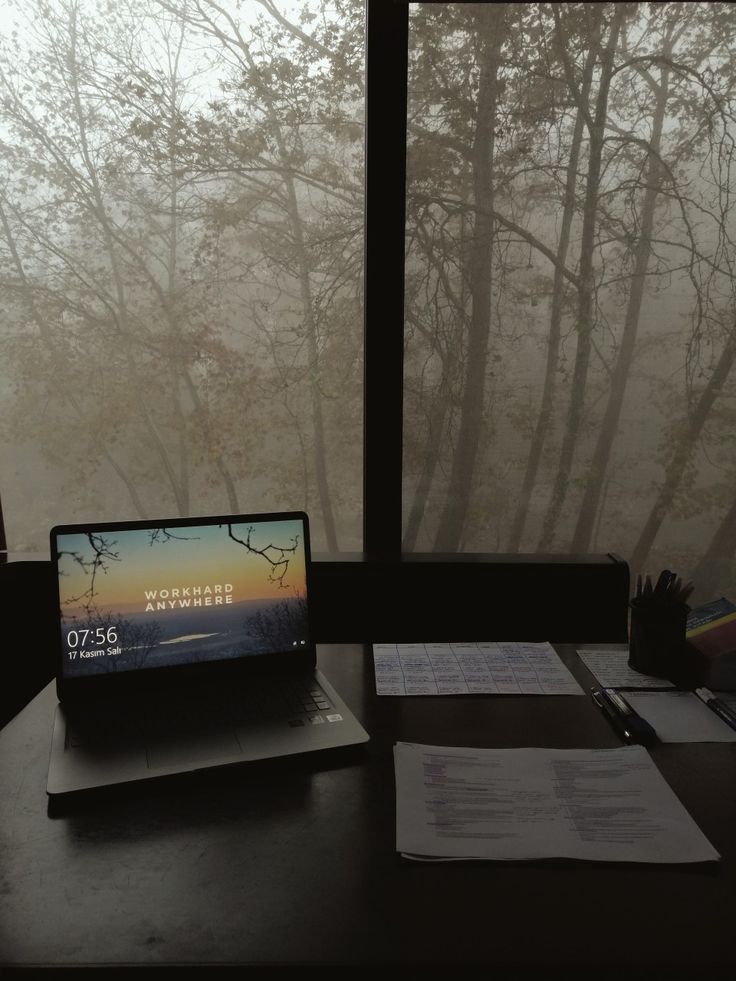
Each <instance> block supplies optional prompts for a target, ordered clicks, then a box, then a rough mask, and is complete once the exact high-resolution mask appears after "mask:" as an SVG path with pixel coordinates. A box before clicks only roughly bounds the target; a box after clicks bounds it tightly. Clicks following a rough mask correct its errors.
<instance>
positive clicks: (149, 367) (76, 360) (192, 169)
mask: <svg viewBox="0 0 736 981" xmlns="http://www.w3.org/2000/svg"><path fill="white" fill-rule="evenodd" d="M0 30H1V32H2V39H1V46H0V155H2V158H3V165H2V170H1V173H2V178H1V179H0V292H1V295H2V304H1V307H2V311H3V314H2V319H1V321H0V345H1V347H0V379H1V386H0V446H1V447H2V469H1V473H2V477H1V478H0V479H1V484H0V492H1V493H2V501H3V508H4V512H5V521H6V526H7V533H8V539H9V547H10V549H11V551H12V550H15V551H24V550H43V549H45V548H47V534H48V528H49V526H50V525H51V524H53V523H55V522H59V521H64V522H68V521H77V520H87V519H96V520H102V519H112V518H114V519H118V518H134V517H144V516H146V517H156V516H168V515H188V514H212V513H214V514H217V513H232V512H239V511H257V510H276V509H281V508H296V507H299V508H306V509H308V511H309V513H310V516H311V518H312V525H313V538H314V547H315V548H316V549H318V550H329V551H336V550H337V549H346V548H353V549H355V548H359V547H360V532H361V514H360V506H359V501H360V488H361V445H360V443H361V432H362V403H361V373H362V316H361V301H360V290H361V284H362V259H363V230H362V223H363V218H362V213H363V176H362V166H363V61H364V50H363V49H364V11H363V4H362V3H361V2H359V0H357V2H356V0H352V2H348V0H345V2H343V0H340V2H326V0H309V2H299V3H296V2H294V3H288V2H283V3H282V2H278V3H271V2H267V0H263V2H258V0H248V2H244V3H241V2H239V0H217V2H214V0H115V2H105V0H48V2H46V0H18V2H16V3H14V2H12V0H0ZM356 502H357V503H356Z"/></svg>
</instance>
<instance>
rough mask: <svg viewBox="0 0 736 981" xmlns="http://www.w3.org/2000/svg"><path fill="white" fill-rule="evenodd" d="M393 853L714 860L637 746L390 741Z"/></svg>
mask: <svg viewBox="0 0 736 981" xmlns="http://www.w3.org/2000/svg"><path fill="white" fill-rule="evenodd" d="M394 763H395V771H396V849H397V851H399V852H401V853H402V855H404V856H405V857H406V858H412V859H417V860H420V861H440V860H443V859H444V860H457V859H493V860H520V859H542V858H571V859H583V860H589V861H604V862H656V863H662V862H708V861H717V860H718V859H719V857H720V856H719V855H718V852H717V851H716V850H715V849H714V848H713V846H712V845H711V844H710V842H709V841H708V840H707V838H705V836H704V835H703V833H702V832H701V831H700V829H699V828H698V826H697V825H696V824H695V822H694V821H693V819H692V818H691V817H690V815H689V814H688V812H687V811H686V810H685V808H684V807H683V805H682V804H681V803H680V801H679V800H678V798H677V797H676V796H675V794H674V793H673V792H672V790H671V789H670V787H669V785H668V784H667V782H666V781H665V779H664V778H663V777H662V775H661V774H660V772H659V770H658V769H657V767H656V766H655V765H654V763H653V761H652V758H651V757H650V756H649V754H648V753H647V751H646V750H645V749H644V748H643V747H642V746H625V747H622V748H621V749H534V748H527V749H467V748H464V749H461V748H457V747H447V746H424V745H417V744H415V743H397V744H396V746H395V747H394Z"/></svg>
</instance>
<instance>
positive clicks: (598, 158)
mask: <svg viewBox="0 0 736 981" xmlns="http://www.w3.org/2000/svg"><path fill="white" fill-rule="evenodd" d="M624 13H625V12H624V9H623V6H622V5H621V4H617V5H616V7H615V9H614V13H613V20H612V22H611V28H610V32H609V35H608V41H607V42H606V47H605V50H602V51H601V80H600V86H599V89H598V96H597V98H596V107H595V118H594V119H591V120H589V123H588V125H589V129H590V158H589V161H588V177H587V185H586V189H585V206H584V212H583V230H582V236H581V242H580V287H579V295H578V312H577V323H576V329H577V348H576V351H575V367H574V369H573V378H572V386H571V391H570V402H569V405H568V412H567V425H566V428H565V434H564V436H563V439H562V447H561V450H560V459H559V464H558V469H557V476H556V478H555V483H554V487H553V489H552V499H551V501H550V504H549V507H548V509H547V513H546V515H545V518H544V524H543V526H542V534H541V536H540V539H539V544H538V546H537V551H540V552H545V551H549V550H550V548H551V547H552V544H553V542H554V537H555V532H556V529H557V524H558V522H559V518H560V513H561V511H562V506H563V504H564V502H565V497H566V496H567V488H568V484H569V480H570V470H571V468H572V462H573V458H574V456H575V449H576V447H577V441H578V437H579V435H580V423H581V419H582V414H583V405H584V400H585V386H586V381H587V376H588V364H589V362H590V351H591V335H592V332H593V298H594V291H595V284H594V269H593V252H594V247H595V231H596V219H597V208H598V191H599V187H600V178H601V162H602V153H603V139H604V135H605V125H606V117H607V112H608V93H609V89H610V84H611V76H612V72H613V55H614V52H615V50H616V44H617V42H618V35H619V31H620V28H621V24H622V22H623V19H624Z"/></svg>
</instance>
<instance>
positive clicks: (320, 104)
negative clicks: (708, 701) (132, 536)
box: [0, 0, 736, 599]
mask: <svg viewBox="0 0 736 981" xmlns="http://www.w3.org/2000/svg"><path fill="white" fill-rule="evenodd" d="M0 2H2V3H3V4H4V6H3V10H4V12H5V13H6V15H7V17H8V18H10V22H11V23H12V24H13V25H15V28H16V31H15V33H8V35H7V37H6V40H5V42H4V47H3V49H2V51H3V53H2V60H1V63H0V68H1V72H0V86H1V87H2V93H1V95H2V98H1V99H0V134H1V139H0V152H2V154H3V155H4V157H5V158H6V162H7V164H8V165H9V166H8V167H7V168H6V170H7V173H8V174H9V175H10V176H9V177H8V178H7V180H6V181H5V183H4V184H3V185H2V187H0V223H1V226H2V227H1V229H0V275H2V281H1V284H0V285H1V287H2V290H3V297H4V299H5V310H6V315H5V318H4V321H3V323H2V324H1V325H0V337H1V340H2V350H3V365H2V367H0V372H2V377H3V380H4V384H3V392H2V395H1V396H0V397H1V398H2V419H1V421H0V427H1V429H0V431H1V433H2V443H3V445H4V447H5V449H4V451H3V452H4V465H3V471H2V485H1V486H0V492H1V493H2V497H3V502H4V505H5V515H6V525H7V526H8V536H9V539H10V544H11V547H13V545H15V547H18V546H19V545H23V544H26V543H29V544H31V545H33V544H39V543H41V542H42V541H43V539H44V537H45V534H46V529H47V527H48V525H49V524H50V523H52V522H53V521H54V520H56V519H57V518H58V517H62V516H63V518H64V519H65V520H73V519H75V518H81V517H87V516H92V515H94V516H96V517H100V516H102V515H103V514H105V515H106V514H108V513H109V514H111V515H112V514H115V516H120V515H121V514H130V515H131V516H132V515H134V514H137V513H146V514H162V513H186V512H187V511H189V512H191V513H196V512H201V513H212V512H217V511H222V510H249V509H254V510H256V509H259V508H261V507H264V506H269V507H270V506H272V505H277V506H279V507H281V506H283V507H305V508H306V509H307V510H308V511H309V512H310V514H311V516H312V521H313V524H314V527H315V548H316V549H317V550H325V551H331V552H336V551H338V550H342V551H350V550H360V549H361V548H365V549H366V550H368V551H384V552H387V551H388V552H392V551H393V552H398V551H399V549H401V548H403V549H404V550H406V551H418V552H423V551H455V550H460V551H462V550H465V551H498V552H510V553H514V552H542V553H544V552H554V551H562V552H570V551H572V552H588V551H594V552H601V551H614V552H617V553H618V554H620V555H621V556H623V557H624V558H625V559H627V560H628V561H629V562H630V563H631V566H632V571H634V572H635V573H636V572H638V571H639V570H643V571H646V569H652V570H658V569H659V568H661V567H662V566H663V565H667V566H670V567H673V568H675V569H677V570H678V572H681V573H682V574H683V575H686V576H689V575H692V576H693V578H694V579H695V580H696V584H697V586H698V593H697V594H696V596H702V597H703V599H708V598H711V597H712V596H713V595H717V594H718V593H719V592H726V593H729V592H730V593H736V560H735V559H734V555H735V553H736V496H735V495H734V491H733V487H734V485H735V482H734V477H735V476H736V457H735V455H734V437H733V433H732V429H733V425H732V424H733V419H734V412H735V411H736V401H735V398H736V380H735V378H734V372H733V362H734V360H735V359H736V335H735V334H734V323H735V321H734V316H735V315H734V310H736V302H735V301H736V295H735V287H734V278H733V269H734V262H736V252H735V247H734V234H735V232H736V228H735V227H734V207H735V199H734V197H733V193H732V187H733V186H734V179H733V174H732V169H733V167H734V137H735V136H736V124H735V123H734V104H733V98H734V86H735V85H736V76H735V75H734V68H733V64H734V62H733V52H734V44H735V43H736V8H734V6H733V5H731V4H722V3H689V4H680V3H668V2H666V3H659V4H647V3H633V4H622V3H567V4H538V3H524V4H495V3H488V4H485V3H466V4H464V3H417V4H407V3H403V2H401V0H396V2H377V0H368V2H367V4H366V5H365V9H364V5H363V3H361V2H358V0H306V2H303V3H289V2H287V0H283V2H278V0H250V2H247V3H243V2H238V0H221V2H219V3H217V4H215V3H214V2H213V0H196V2H195V0H127V2H123V3H117V4H114V5H110V7H109V8H108V6H107V5H105V4H102V3H99V4H98V3H97V2H96V0H78V2H76V3H73V2H71V0H53V2H52V3H48V4H42V3H41V2H40V0H28V2H26V3H23V4H20V5H17V6H13V5H11V3H10V0H0ZM366 13H367V17H366ZM364 48H365V51H366V52H367V54H366V56H365V60H364ZM364 68H365V88H364ZM364 106H367V113H366V115H365V123H366V126H365V144H364V140H363V136H364V129H363V123H364ZM364 146H365V187H366V191H365V195H364V191H363V178H364V174H363V170H364V158H363V155H364ZM364 197H365V207H366V223H365V243H364V223H363V202H364ZM364 314H365V335H364V334H363V330H362V325H363V318H364ZM38 487H43V489H44V492H43V493H42V494H41V493H37V492H35V490H34V489H35V488H38ZM361 520H362V521H363V529H362V533H361V527H360V523H361Z"/></svg>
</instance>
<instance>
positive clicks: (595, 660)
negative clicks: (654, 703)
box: [578, 650, 675, 688]
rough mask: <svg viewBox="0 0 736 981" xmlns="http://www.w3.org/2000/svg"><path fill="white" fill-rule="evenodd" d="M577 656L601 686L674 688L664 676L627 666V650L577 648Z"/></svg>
mask: <svg viewBox="0 0 736 981" xmlns="http://www.w3.org/2000/svg"><path fill="white" fill-rule="evenodd" d="M578 656H579V657H580V660H581V661H582V662H583V664H584V665H585V667H586V668H587V669H588V670H589V671H590V672H591V673H592V674H593V676H594V677H595V679H596V681H597V682H598V684H599V685H601V687H603V688H674V687H675V686H674V685H673V684H672V683H671V682H670V681H667V679H666V678H656V677H655V676H654V675H651V674H641V673H640V672H639V671H634V669H633V668H630V667H629V663H628V661H629V652H628V650H625V651H621V650H608V651H606V650H579V651H578Z"/></svg>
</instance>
